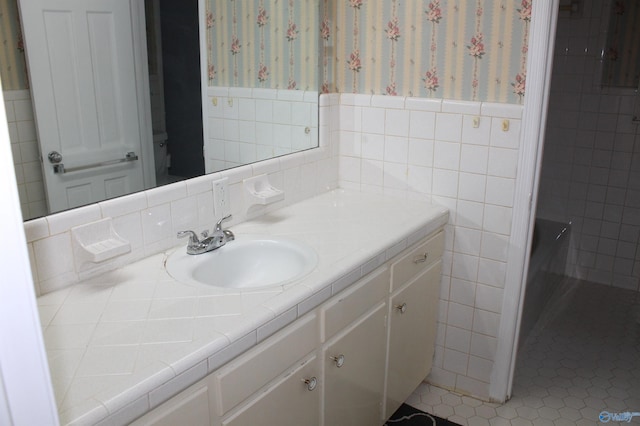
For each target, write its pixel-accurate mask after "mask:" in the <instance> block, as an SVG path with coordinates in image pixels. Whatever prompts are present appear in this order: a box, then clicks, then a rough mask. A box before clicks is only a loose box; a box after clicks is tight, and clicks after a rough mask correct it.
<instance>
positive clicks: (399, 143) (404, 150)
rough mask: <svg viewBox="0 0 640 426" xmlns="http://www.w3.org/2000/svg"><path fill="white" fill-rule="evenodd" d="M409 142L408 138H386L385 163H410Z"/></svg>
mask: <svg viewBox="0 0 640 426" xmlns="http://www.w3.org/2000/svg"><path fill="white" fill-rule="evenodd" d="M408 155H409V140H408V139H407V138H406V137H397V136H385V138H384V161H390V162H392V163H403V164H407V163H408V159H409V157H408Z"/></svg>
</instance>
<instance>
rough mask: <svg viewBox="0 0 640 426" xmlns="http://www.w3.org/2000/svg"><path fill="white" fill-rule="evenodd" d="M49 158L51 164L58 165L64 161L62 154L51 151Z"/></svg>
mask: <svg viewBox="0 0 640 426" xmlns="http://www.w3.org/2000/svg"><path fill="white" fill-rule="evenodd" d="M47 158H48V159H49V162H50V163H51V164H58V163H60V162H61V161H62V154H60V153H59V152H58V151H51V152H50V153H49V154H48V155H47Z"/></svg>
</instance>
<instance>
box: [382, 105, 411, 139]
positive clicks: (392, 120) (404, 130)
mask: <svg viewBox="0 0 640 426" xmlns="http://www.w3.org/2000/svg"><path fill="white" fill-rule="evenodd" d="M385 134H387V135H391V136H405V137H406V136H409V111H408V110H403V109H387V110H386V111H385Z"/></svg>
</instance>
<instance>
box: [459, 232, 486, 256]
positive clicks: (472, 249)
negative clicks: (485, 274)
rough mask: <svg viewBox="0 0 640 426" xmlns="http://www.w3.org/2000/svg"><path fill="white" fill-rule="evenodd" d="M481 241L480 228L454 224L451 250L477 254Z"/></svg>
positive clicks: (478, 253)
mask: <svg viewBox="0 0 640 426" xmlns="http://www.w3.org/2000/svg"><path fill="white" fill-rule="evenodd" d="M481 241H482V232H481V231H480V230H478V229H471V228H463V227H462V226H456V228H455V235H454V243H453V250H454V252H456V253H462V254H470V255H473V256H479V255H480V245H481Z"/></svg>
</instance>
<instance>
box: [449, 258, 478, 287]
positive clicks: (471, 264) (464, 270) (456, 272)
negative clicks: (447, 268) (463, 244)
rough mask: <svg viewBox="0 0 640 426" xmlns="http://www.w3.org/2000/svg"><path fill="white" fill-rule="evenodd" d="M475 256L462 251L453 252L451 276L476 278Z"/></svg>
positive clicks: (464, 278) (475, 279) (473, 279)
mask: <svg viewBox="0 0 640 426" xmlns="http://www.w3.org/2000/svg"><path fill="white" fill-rule="evenodd" d="M478 261H479V258H478V257H477V256H472V255H468V254H462V253H453V263H452V265H451V277H453V278H460V279H462V280H466V281H473V282H475V281H477V280H478Z"/></svg>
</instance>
